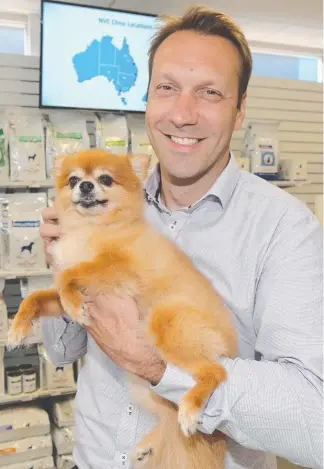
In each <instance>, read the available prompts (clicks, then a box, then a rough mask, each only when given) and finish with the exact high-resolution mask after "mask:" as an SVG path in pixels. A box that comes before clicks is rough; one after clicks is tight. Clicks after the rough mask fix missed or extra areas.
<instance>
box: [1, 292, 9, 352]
mask: <svg viewBox="0 0 324 469" xmlns="http://www.w3.org/2000/svg"><path fill="white" fill-rule="evenodd" d="M7 336H8V312H7V306H6V303H5V302H4V299H3V296H2V292H1V293H0V343H5V342H6V341H7Z"/></svg>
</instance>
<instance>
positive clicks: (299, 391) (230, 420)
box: [41, 7, 322, 469]
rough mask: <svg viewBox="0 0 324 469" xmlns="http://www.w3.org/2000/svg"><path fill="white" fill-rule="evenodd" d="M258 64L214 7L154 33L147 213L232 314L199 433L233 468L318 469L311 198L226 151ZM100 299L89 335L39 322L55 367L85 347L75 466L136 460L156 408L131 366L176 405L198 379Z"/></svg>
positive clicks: (49, 229)
mask: <svg viewBox="0 0 324 469" xmlns="http://www.w3.org/2000/svg"><path fill="white" fill-rule="evenodd" d="M251 67H252V60H251V55H250V51H249V48H248V45H247V43H246V40H245V38H244V36H243V34H242V33H241V31H240V30H239V28H238V27H237V26H236V25H235V24H234V23H233V22H232V21H231V20H230V19H228V18H227V17H225V16H223V15H221V14H219V13H216V12H214V11H210V10H207V9H204V8H201V7H196V8H193V9H191V10H189V11H188V12H187V14H186V15H185V16H184V17H183V18H173V19H172V18H171V19H169V20H168V21H167V23H166V25H165V26H164V27H163V28H162V29H161V31H160V32H159V33H158V34H157V36H156V37H155V39H154V40H153V43H152V48H151V53H150V72H151V73H150V86H149V95H148V105H147V113H146V120H147V130H148V134H149V137H150V140H151V143H152V146H153V148H154V150H155V152H156V154H157V157H158V160H159V163H160V165H159V167H157V168H155V170H154V171H153V173H152V175H151V176H150V178H149V180H148V182H147V185H146V192H145V193H146V198H147V217H148V219H149V220H150V221H151V222H152V223H153V225H154V226H155V227H156V228H157V229H159V230H160V231H161V232H163V233H165V234H166V235H167V236H169V237H170V238H171V239H173V240H174V241H175V242H176V243H177V244H178V245H179V246H180V247H181V248H182V249H183V250H184V251H185V252H187V253H188V254H189V255H190V256H191V258H192V259H193V261H194V263H195V264H196V266H197V267H198V268H199V269H200V270H201V272H203V273H204V274H205V275H206V276H207V277H208V278H210V280H211V281H212V282H213V285H214V286H215V289H217V290H218V291H219V293H220V294H221V295H222V296H223V298H224V300H225V301H226V303H227V305H228V307H229V308H230V310H231V311H232V312H233V315H234V318H235V320H236V327H237V331H238V334H239V340H240V357H239V358H237V359H235V360H230V359H227V358H224V359H223V364H224V366H225V367H226V369H227V371H228V380H227V382H226V383H225V384H224V385H222V386H221V387H220V388H219V389H217V390H215V392H214V394H213V395H212V397H211V399H210V400H209V402H208V404H207V406H206V409H205V411H204V413H203V414H202V416H201V424H200V430H201V431H202V432H206V433H212V432H213V431H214V430H216V429H218V430H220V431H222V432H223V433H224V434H226V435H227V436H228V437H229V438H228V442H229V452H228V458H227V469H243V468H249V469H252V468H253V469H273V468H275V467H276V462H275V459H276V458H275V456H274V455H279V456H281V457H284V458H287V459H289V460H291V461H292V462H295V463H297V464H301V465H305V466H309V467H313V468H320V467H322V453H321V447H322V436H321V430H322V368H321V366H322V336H321V329H322V311H321V304H322V263H321V260H322V254H321V249H322V231H321V228H320V225H319V223H318V222H317V220H316V219H315V217H314V216H313V214H312V213H311V212H310V211H309V210H308V209H307V207H306V206H305V205H304V204H302V203H300V202H299V201H298V200H297V199H295V198H293V197H292V196H290V195H289V194H287V193H286V192H284V191H282V190H280V189H278V188H276V187H274V186H272V185H271V184H269V183H267V182H265V181H263V180H261V179H259V178H257V177H255V176H253V175H251V174H249V173H243V172H242V173H241V172H240V171H239V170H238V168H237V166H236V164H235V160H234V158H233V156H232V155H231V154H230V150H229V146H230V139H231V136H232V133H233V131H234V130H238V129H240V127H241V123H242V121H243V118H244V112H245V102H246V89H247V85H248V81H249V78H250V74H251ZM54 219H55V212H53V210H46V211H45V212H44V220H45V224H44V225H43V226H42V228H41V235H42V237H43V239H44V241H45V245H48V243H49V242H51V241H52V240H53V238H55V237H57V236H59V227H58V226H56V225H55V224H54V223H53V221H54ZM152 255H154V253H152ZM49 261H50V259H49ZM193 294H195V292H193ZM94 302H95V303H94V306H93V308H92V310H91V315H92V325H91V327H89V329H88V331H85V330H84V329H83V328H81V327H80V326H79V325H77V324H74V323H73V322H71V321H70V322H69V320H68V319H66V318H65V319H48V320H46V321H45V320H44V322H43V332H44V342H45V346H46V348H47V350H48V353H49V356H50V357H51V359H52V360H53V362H54V363H56V364H61V365H62V364H64V363H71V362H73V361H75V360H77V359H78V358H80V357H81V356H83V355H84V354H85V353H87V363H86V365H85V366H84V367H83V368H82V370H81V374H80V377H79V380H78V392H77V396H76V447H75V451H74V457H75V461H76V464H77V465H78V466H79V468H80V469H90V468H93V469H115V468H119V467H123V468H129V467H130V461H129V454H130V452H131V450H132V449H133V447H134V445H135V443H136V442H137V441H139V440H140V439H141V438H142V437H143V435H144V434H146V433H147V432H148V431H149V430H150V428H151V426H152V425H153V417H152V416H150V415H148V414H146V413H144V412H143V411H142V410H140V409H138V408H137V407H136V404H135V403H133V402H132V400H131V397H130V396H129V394H128V391H127V386H126V376H125V370H127V371H131V372H133V373H135V374H137V375H139V376H141V377H143V378H145V379H147V380H148V381H150V383H151V385H152V390H153V391H154V392H156V393H157V394H159V395H160V396H163V397H165V398H166V399H169V400H171V401H173V402H175V403H177V402H179V399H180V398H181V396H182V395H183V394H184V393H185V392H187V391H188V390H189V389H190V388H191V387H192V386H193V380H192V378H191V377H190V376H188V375H187V374H186V373H184V372H182V371H181V370H179V369H177V368H175V367H174V366H172V365H171V364H164V363H163V362H162V361H161V360H160V358H159V356H158V355H157V354H156V352H155V351H154V350H152V348H151V347H150V346H149V345H148V344H147V343H146V342H145V340H144V339H143V338H141V337H138V336H137V335H136V331H135V329H136V328H135V324H136V321H137V317H138V312H137V309H136V306H135V304H134V303H133V301H132V299H129V298H122V299H119V298H107V297H100V296H99V297H98V298H95V299H94ZM175 469H178V468H175ZM179 469H182V468H179ZM183 469H185V468H183Z"/></svg>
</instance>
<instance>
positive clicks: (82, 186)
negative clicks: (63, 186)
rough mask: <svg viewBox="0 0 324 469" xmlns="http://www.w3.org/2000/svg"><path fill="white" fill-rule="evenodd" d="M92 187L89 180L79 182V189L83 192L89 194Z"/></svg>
mask: <svg viewBox="0 0 324 469" xmlns="http://www.w3.org/2000/svg"><path fill="white" fill-rule="evenodd" d="M93 189H94V184H93V183H92V182H90V181H83V182H81V184H80V191H81V192H82V193H83V194H89V192H91V191H92V190H93Z"/></svg>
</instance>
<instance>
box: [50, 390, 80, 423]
mask: <svg viewBox="0 0 324 469" xmlns="http://www.w3.org/2000/svg"><path fill="white" fill-rule="evenodd" d="M53 420H54V422H55V423H56V425H57V426H58V427H59V428H61V427H72V426H73V425H74V424H75V418H74V397H70V398H67V399H62V400H60V401H57V402H55V403H54V405H53Z"/></svg>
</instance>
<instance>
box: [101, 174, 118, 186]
mask: <svg viewBox="0 0 324 469" xmlns="http://www.w3.org/2000/svg"><path fill="white" fill-rule="evenodd" d="M98 181H99V183H100V184H102V185H104V186H111V185H112V183H113V182H114V180H113V178H112V177H110V176H108V174H102V175H101V176H100V177H99V178H98Z"/></svg>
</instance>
